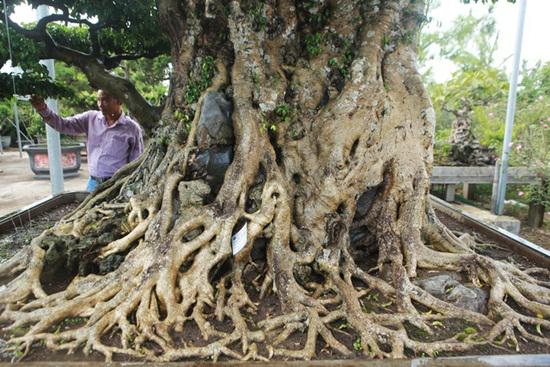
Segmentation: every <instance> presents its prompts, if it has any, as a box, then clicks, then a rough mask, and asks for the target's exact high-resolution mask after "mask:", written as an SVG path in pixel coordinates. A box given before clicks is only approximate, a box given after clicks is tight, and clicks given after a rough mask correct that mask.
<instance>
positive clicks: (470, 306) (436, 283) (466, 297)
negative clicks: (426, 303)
mask: <svg viewBox="0 0 550 367" xmlns="http://www.w3.org/2000/svg"><path fill="white" fill-rule="evenodd" d="M460 281H461V277H460V275H459V274H456V273H440V274H438V275H434V276H431V277H429V278H424V279H420V280H417V281H415V282H414V283H415V284H416V285H418V286H419V287H420V288H422V289H424V290H425V291H426V292H428V293H430V294H431V295H432V296H434V297H437V298H439V299H441V300H443V301H446V302H449V303H452V304H453V305H455V306H457V307H460V308H463V309H466V310H471V311H475V312H481V313H485V312H486V309H487V298H488V295H487V292H486V291H485V290H483V289H480V288H477V287H475V286H474V285H471V284H466V285H465V284H462V283H461V282H460Z"/></svg>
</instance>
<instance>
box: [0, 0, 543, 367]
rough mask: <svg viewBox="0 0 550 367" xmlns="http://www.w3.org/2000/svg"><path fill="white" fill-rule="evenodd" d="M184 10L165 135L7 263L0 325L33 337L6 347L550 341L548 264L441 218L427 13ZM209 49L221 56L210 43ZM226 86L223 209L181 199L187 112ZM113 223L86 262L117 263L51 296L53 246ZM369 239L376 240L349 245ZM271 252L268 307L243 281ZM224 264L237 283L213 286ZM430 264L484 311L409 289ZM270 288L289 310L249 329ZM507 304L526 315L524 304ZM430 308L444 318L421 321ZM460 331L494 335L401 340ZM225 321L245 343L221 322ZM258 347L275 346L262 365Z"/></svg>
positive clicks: (175, 26) (396, 352) (381, 353)
mask: <svg viewBox="0 0 550 367" xmlns="http://www.w3.org/2000/svg"><path fill="white" fill-rule="evenodd" d="M186 3H189V4H188V5H189V6H188V7H187V8H185V9H187V12H186V11H184V10H182V8H181V7H179V6H178V4H176V2H170V1H161V2H160V5H161V14H163V19H165V20H166V22H165V23H164V25H165V27H166V28H167V31H168V33H169V35H170V37H171V38H172V41H173V44H174V52H173V62H174V65H175V66H174V68H175V70H176V71H177V74H178V75H177V76H176V78H175V79H176V80H175V84H174V85H175V87H174V89H173V94H172V96H171V99H170V103H169V105H168V107H167V109H166V111H165V116H166V118H167V119H168V120H167V123H166V124H165V126H164V127H161V128H159V130H158V131H157V133H156V138H155V139H153V141H152V142H151V143H150V145H149V147H148V149H147V152H146V153H145V154H144V156H143V157H142V158H141V159H140V160H138V161H136V162H135V163H133V164H131V165H130V166H128V167H126V168H125V169H124V170H123V171H121V172H119V173H118V174H117V175H116V177H115V178H114V179H113V180H111V181H109V182H108V183H107V184H106V185H104V186H103V187H102V188H101V189H100V190H99V192H97V193H96V194H94V195H92V196H91V197H90V198H88V199H87V200H86V201H85V202H84V203H83V204H82V205H81V206H80V207H79V208H78V209H77V210H76V211H75V212H74V213H73V214H71V215H70V216H68V217H66V218H65V219H63V220H62V221H60V222H59V223H58V224H56V225H55V226H54V227H53V228H52V229H50V230H48V231H46V232H45V233H44V234H42V236H41V237H38V238H37V239H35V240H34V241H33V243H32V245H31V249H30V251H29V250H25V251H24V252H22V253H20V254H19V255H17V256H16V257H14V258H13V259H12V260H10V261H9V262H8V263H6V264H2V265H1V266H0V275H2V276H12V275H17V274H19V275H18V276H17V277H16V278H14V279H13V280H12V281H11V282H10V283H9V284H8V286H7V288H5V289H4V290H2V291H0V305H1V307H2V313H1V314H0V322H2V323H4V324H7V325H9V326H8V327H7V328H6V330H10V329H14V328H18V327H22V326H24V327H29V329H28V330H26V333H25V334H24V335H23V336H19V337H13V338H12V339H11V343H13V345H16V346H17V347H18V348H24V349H25V350H28V349H29V348H31V347H32V346H33V343H36V342H39V341H44V342H45V344H46V346H47V347H48V348H51V349H54V350H59V349H60V350H69V351H74V350H75V349H76V348H79V347H83V348H84V350H85V351H86V352H90V351H92V350H96V351H99V352H101V353H103V354H104V355H105V357H106V358H107V360H111V358H112V356H113V354H127V355H130V356H136V357H143V358H146V359H150V360H158V361H173V360H178V359H182V358H191V357H197V358H213V359H217V358H218V357H219V356H220V355H227V356H229V357H231V358H236V359H244V360H246V359H260V360H264V359H266V358H271V357H272V356H274V355H275V356H281V357H289V358H299V359H311V358H314V357H315V356H316V352H317V351H316V344H317V340H318V338H319V337H321V338H322V339H323V340H324V342H325V344H326V345H327V346H328V347H329V348H331V349H332V350H334V351H336V352H338V353H341V354H342V355H349V354H351V353H352V351H353V348H354V347H353V346H352V345H344V343H343V342H342V341H340V340H339V339H338V338H337V336H338V335H337V333H338V332H337V331H335V330H334V328H333V326H332V324H333V323H334V322H335V321H338V320H342V321H345V322H347V324H349V328H350V329H351V330H354V332H355V333H357V335H358V337H359V340H360V342H361V346H362V350H363V353H364V354H365V355H367V356H375V357H390V358H403V357H405V356H406V352H407V351H410V352H411V353H427V354H429V355H436V354H437V353H438V352H441V351H451V352H457V351H463V350H467V349H471V348H472V347H475V346H476V345H479V344H483V343H491V342H493V341H495V340H497V339H498V338H501V337H504V338H505V339H509V340H511V341H516V344H517V340H516V336H515V335H516V333H515V331H517V332H518V333H519V335H521V336H522V337H524V338H527V339H529V340H533V341H536V342H539V343H542V344H546V345H549V344H550V342H549V339H548V338H547V337H545V336H544V335H547V334H543V335H542V336H540V335H536V334H533V333H531V332H529V331H528V330H527V329H526V328H525V325H533V326H535V327H542V328H543V329H544V333H547V332H548V330H550V321H548V318H549V317H550V290H549V286H550V284H549V283H548V281H543V280H541V279H540V278H537V274H538V273H546V274H547V271H546V270H544V269H534V270H530V271H522V270H520V269H518V268H517V267H515V266H513V265H511V264H504V263H500V262H498V261H495V260H492V259H489V258H487V257H484V256H481V255H478V254H476V253H475V251H474V250H473V249H472V248H471V246H470V245H471V241H469V240H467V237H461V238H457V237H456V236H455V235H454V234H453V233H452V232H451V231H449V230H448V229H447V228H445V227H444V226H443V225H442V224H441V223H440V222H439V221H438V220H437V218H436V217H435V215H434V213H433V211H432V209H431V208H430V207H429V204H428V201H427V195H428V186H429V182H428V178H429V175H430V171H431V165H432V141H433V130H434V112H433V109H432V107H431V104H430V101H429V98H428V96H427V95H426V92H425V89H424V87H423V85H422V83H421V81H420V78H419V75H418V73H417V72H416V68H415V51H414V42H413V41H411V40H410V38H411V35H414V33H413V32H414V31H415V29H416V27H417V26H418V16H419V14H421V12H422V8H421V4H417V3H414V4H413V5H411V2H409V1H384V2H381V3H379V2H377V1H376V2H375V1H371V2H369V1H366V2H364V1H353V0H348V1H321V2H319V4H321V5H319V9H317V10H316V11H315V12H313V10H312V9H307V8H304V6H303V5H299V6H297V5H296V4H298V3H296V4H295V3H294V2H293V1H290V0H281V1H277V2H275V1H267V2H266V3H265V4H264V5H262V6H260V7H259V9H260V12H258V8H256V7H255V6H253V4H250V3H245V2H242V3H241V2H238V1H232V2H230V3H229V4H228V5H227V6H226V5H224V4H225V3H224V2H218V1H209V8H208V10H207V11H206V12H205V16H206V15H207V19H206V18H205V19H202V16H201V15H200V9H201V8H200V7H196V6H195V5H196V4H195V3H194V2H193V1H188V2H186ZM252 3H254V2H252ZM325 8H331V9H332V13H331V16H329V17H328V18H327V19H321V20H320V22H321V23H322V25H321V26H319V27H318V26H317V25H316V24H313V23H311V22H309V23H308V19H310V18H308V17H312V16H313V15H314V14H322V13H323V9H325ZM172 12H175V15H174V18H170V16H169V14H172ZM359 14H364V16H363V17H359V18H358V17H357V15H359ZM212 17H214V18H212ZM264 20H265V22H264ZM209 22H210V23H209ZM212 22H214V23H212ZM214 24H215V25H216V27H214ZM184 29H187V30H188V31H184ZM316 33H323V34H325V37H327V38H326V39H324V40H323V41H322V44H309V46H311V47H318V48H319V50H315V49H314V50H313V51H315V52H309V51H308V52H309V54H308V52H306V51H304V47H306V48H307V46H308V42H312V41H311V39H309V38H307V37H306V34H310V35H314V34H316ZM224 34H227V37H226V36H225V35H224ZM216 37H218V38H216ZM224 37H226V38H224ZM214 38H215V39H214ZM308 39H309V41H307V40H308ZM208 40H211V41H212V42H213V43H215V44H216V45H219V47H217V48H215V49H213V48H211V47H209V45H211V43H208V42H206V41H208ZM344 41H346V42H344ZM216 42H217V43H216ZM346 44H347V45H348V46H342V45H346ZM338 45H340V46H338ZM350 45H351V46H350ZM228 50H231V52H228ZM317 51H319V52H317ZM346 51H347V52H349V53H348V56H347V57H348V58H347V59H345V58H343V57H344V56H345V53H346ZM204 55H211V56H213V57H214V59H215V60H216V64H217V74H216V76H215V77H214V79H213V80H212V83H211V86H210V87H209V88H208V89H207V90H205V91H203V93H202V97H201V98H200V99H199V100H198V102H196V103H195V104H194V105H186V104H185V101H184V97H183V91H182V88H185V86H186V83H189V82H190V80H189V78H190V77H189V75H190V74H188V73H189V72H190V71H192V70H194V68H196V67H199V66H200V65H196V64H195V63H196V58H197V57H198V56H200V57H202V56H204ZM335 59H336V60H337V61H336V64H335V62H334V61H331V60H335ZM342 60H344V61H342ZM346 60H347V61H346ZM338 63H339V64H338ZM331 67H332V68H335V67H340V68H342V69H341V70H340V71H338V72H339V73H341V74H349V75H341V76H342V78H340V80H339V81H338V82H339V83H340V84H336V85H334V80H331V78H333V77H334V75H336V74H337V72H336V71H335V69H332V70H331ZM346 70H347V71H348V73H346ZM335 73H336V74H335ZM220 89H223V90H226V91H229V90H231V91H232V97H233V98H232V99H233V115H232V119H233V127H234V133H235V147H234V153H235V156H234V160H233V162H232V164H231V165H230V167H229V169H228V171H227V172H226V175H225V180H224V183H223V185H222V187H221V189H220V190H219V192H218V193H217V194H216V197H215V200H214V201H213V202H211V203H209V204H205V205H202V206H187V205H183V204H184V203H179V202H178V201H177V200H176V198H178V192H177V190H178V185H179V183H181V182H182V181H183V180H184V179H185V177H186V174H187V169H188V163H189V160H190V159H191V157H192V153H193V150H194V149H195V144H196V140H195V135H196V128H197V123H198V121H199V117H200V116H199V112H195V113H194V117H193V118H190V120H189V121H186V120H181V119H179V118H178V117H177V116H181V115H182V114H184V115H186V116H191V115H192V112H193V111H200V107H201V104H202V100H203V98H204V96H205V94H206V93H207V92H209V91H217V90H220ZM279 106H285V108H286V112H287V115H288V121H286V122H285V121H280V120H278V119H279V118H280V115H278V114H279V113H280V112H277V107H279ZM168 121H170V122H168ZM259 178H261V180H260V182H261V185H260V186H259V187H258V186H255V185H257V181H258V179H259ZM255 190H256V191H257V195H256V194H253V192H255ZM366 191H368V192H372V193H373V194H372V202H371V205H370V207H369V209H368V212H367V213H366V214H365V215H363V216H357V215H356V205H357V200H358V198H359V196H360V195H362V194H363V193H364V192H366ZM129 192H131V193H133V195H130V194H129ZM129 196H131V198H129ZM250 199H254V200H255V201H256V204H257V208H258V209H257V210H255V211H253V212H247V210H246V208H247V207H246V203H247V200H250ZM113 220H119V221H121V222H120V223H121V224H120V227H121V230H120V236H119V237H118V238H116V239H114V240H113V241H110V242H109V243H106V244H102V245H101V246H100V247H99V248H93V247H91V248H90V252H91V253H92V254H94V256H97V258H98V259H99V258H102V257H105V256H108V255H112V254H117V253H118V254H122V255H124V256H125V257H124V261H123V262H122V264H121V265H120V266H119V267H118V268H117V269H116V270H114V271H112V272H110V273H108V274H105V275H101V276H100V275H92V274H91V275H87V276H83V277H76V278H75V279H73V280H72V282H71V283H70V285H69V286H68V287H67V288H66V289H65V290H63V291H59V292H56V293H53V294H49V295H48V294H46V292H44V290H43V288H42V285H41V282H40V274H41V272H42V271H43V267H44V249H42V248H41V245H42V246H46V245H45V243H46V242H45V239H46V238H48V239H52V238H54V239H55V238H63V239H67V238H69V239H72V240H73V241H74V239H78V240H81V241H83V240H86V239H89V238H90V237H92V236H93V234H94V233H97V231H98V228H99V230H101V228H104V227H103V226H106V225H108V224H109V223H110V222H112V221H113ZM242 220H246V221H247V222H248V242H247V245H246V247H245V248H244V250H243V251H241V252H240V253H238V254H237V255H236V256H233V255H232V248H231V235H232V233H233V232H234V230H235V227H236V225H237V224H238V223H239V222H240V221H242ZM354 228H364V229H365V232H368V233H367V234H366V237H365V238H364V240H363V242H361V243H355V244H354V246H355V247H352V244H351V239H350V235H349V233H350V230H351V229H354ZM257 239H262V240H263V241H265V242H266V243H267V245H266V250H265V251H266V262H265V264H263V265H264V267H263V268H262V269H260V271H258V274H259V275H258V278H257V279H255V280H254V281H253V282H252V283H253V287H254V288H256V289H257V291H258V292H259V294H260V298H259V299H257V298H255V297H253V296H252V295H251V294H249V290H250V287H248V286H247V285H246V284H245V275H246V274H247V272H248V271H253V269H254V267H255V266H256V265H255V264H253V263H252V261H251V258H250V254H251V251H252V247H253V246H254V244H255V243H256V240H257ZM373 246H374V247H375V248H376V249H377V261H376V263H377V268H376V269H371V270H370V271H369V269H365V264H362V263H359V262H358V259H356V258H354V254H355V253H357V251H366V250H367V249H368V248H372V247H373ZM46 248H47V247H46ZM226 261H230V263H231V266H232V268H231V271H230V272H228V273H226V274H222V276H220V277H219V279H218V278H216V277H215V276H214V273H215V270H216V269H219V267H221V266H222V264H224V263H226ZM430 269H446V270H451V271H457V272H462V273H464V274H467V275H468V276H469V277H470V279H471V280H472V282H474V284H484V285H485V286H487V287H489V288H490V289H491V291H490V302H489V304H488V309H489V312H488V314H486V315H484V314H480V313H477V312H473V311H467V310H463V309H460V308H458V307H456V306H453V305H452V304H449V303H446V302H444V301H441V300H439V299H437V298H435V297H433V296H431V295H430V294H428V293H427V292H425V291H424V290H423V289H421V288H419V287H418V286H416V285H415V284H414V283H413V282H412V279H414V277H415V276H416V275H417V273H418V271H421V270H430ZM358 284H359V285H358ZM270 292H274V293H275V295H276V296H277V298H278V300H279V302H280V304H281V306H282V310H283V313H282V314H281V315H270V316H269V317H268V318H267V319H265V320H263V321H262V322H261V323H259V324H258V325H254V326H251V322H250V318H251V315H252V314H254V312H255V310H257V308H258V303H257V302H262V300H263V298H264V297H265V296H266V295H267V294H269V293H270ZM370 292H379V293H380V294H382V295H384V297H385V299H387V300H391V303H392V306H391V307H390V308H389V309H388V310H387V311H386V312H381V313H377V312H365V310H364V309H363V306H362V302H363V301H364V300H365V298H366V297H368V295H369V293H370ZM507 297H508V298H511V299H513V300H514V301H515V302H516V304H518V305H520V306H521V308H522V309H523V310H524V312H518V311H515V310H514V309H512V308H511V307H510V306H509V305H508V304H507V303H506V299H507ZM425 309H428V310H430V311H431V312H421V311H420V310H425ZM74 317H79V318H82V319H81V320H82V321H81V323H80V324H79V325H77V326H76V327H74V328H71V329H69V330H62V331H60V332H57V333H56V332H52V330H55V327H56V325H59V324H60V323H61V322H63V320H65V319H67V318H74ZM456 318H462V319H464V320H466V321H468V322H472V323H476V324H478V325H480V327H481V328H482V334H481V336H483V338H481V337H480V335H476V338H474V337H473V336H467V337H466V339H462V338H459V337H458V336H455V337H452V338H449V339H444V340H439V341H434V342H429V343H428V342H421V341H419V340H416V339H415V338H414V337H413V336H411V335H409V333H408V332H407V329H406V327H405V326H406V325H407V324H412V325H414V326H415V327H417V328H420V329H422V330H424V331H425V332H427V333H430V334H431V333H433V332H434V322H435V321H437V322H445V321H447V320H450V319H456ZM216 320H217V321H218V322H219V321H224V322H226V323H228V324H229V325H231V330H232V331H222V330H220V329H219V328H217V327H216V326H215V321H216ZM189 322H191V323H194V324H195V325H196V327H198V329H199V330H200V332H201V333H202V336H203V337H204V339H205V343H204V345H203V346H196V345H192V344H182V343H177V342H176V340H174V338H173V332H183V333H185V330H186V327H187V326H186V325H187V323H189ZM113 331H114V332H115V335H116V336H117V338H118V340H119V342H118V343H116V344H108V343H107V342H105V340H103V339H102V336H104V335H105V334H107V333H110V332H113ZM293 333H304V335H305V339H306V341H305V343H304V345H303V346H302V347H300V348H297V349H288V348H285V346H284V342H285V341H286V340H287V339H288V338H289V337H290V336H291V335H292V334H293ZM258 343H265V344H266V345H267V346H268V351H267V353H265V351H264V352H262V351H260V350H259V348H258ZM237 346H239V347H237Z"/></svg>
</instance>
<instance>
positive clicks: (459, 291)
mask: <svg viewBox="0 0 550 367" xmlns="http://www.w3.org/2000/svg"><path fill="white" fill-rule="evenodd" d="M446 298H447V300H448V301H449V302H451V303H453V304H454V305H455V306H457V307H460V308H463V309H466V310H470V311H474V312H481V313H485V312H487V292H486V291H484V290H483V289H480V288H476V287H475V286H473V285H463V284H458V285H457V286H455V287H454V288H453V289H451V290H450V291H449V292H448V293H447V297H446Z"/></svg>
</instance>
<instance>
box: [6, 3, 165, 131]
mask: <svg viewBox="0 0 550 367" xmlns="http://www.w3.org/2000/svg"><path fill="white" fill-rule="evenodd" d="M7 3H8V5H9V6H8V15H9V14H11V12H13V9H14V7H15V6H17V5H20V4H23V3H26V4H28V5H31V6H32V7H34V8H35V7H37V6H38V5H44V4H47V5H49V6H50V7H51V8H53V10H54V13H52V14H50V15H48V16H46V17H45V18H42V19H41V20H40V21H38V22H29V23H25V24H17V23H15V22H13V21H12V20H11V19H9V20H8V23H9V29H10V36H11V43H12V51H13V52H12V55H13V61H14V65H13V66H19V67H21V68H22V70H23V74H22V75H21V76H18V77H17V78H16V79H17V82H18V84H17V85H16V87H17V93H18V94H22V95H24V94H29V93H38V94H42V95H47V96H64V97H66V96H67V91H66V90H64V89H62V88H60V87H59V85H58V84H55V83H48V82H47V81H48V76H47V71H46V70H45V68H44V67H43V66H41V65H40V64H39V63H38V61H39V59H48V58H52V59H56V60H59V61H63V62H65V63H67V64H69V65H72V66H76V67H78V68H79V69H80V70H82V71H83V72H84V73H85V75H86V77H87V79H88V81H89V83H90V85H91V86H92V87H93V88H103V89H109V90H111V92H112V93H114V94H116V95H117V96H118V97H119V98H121V99H122V100H123V101H124V102H126V103H127V105H128V107H129V108H130V110H132V111H133V112H134V115H136V116H137V117H138V118H139V120H140V122H141V123H142V124H143V125H145V126H146V127H150V126H153V125H154V123H156V121H157V120H158V119H159V117H160V109H161V107H162V106H161V105H160V104H159V105H152V104H150V101H147V99H145V98H144V96H143V95H142V94H141V93H139V91H138V89H136V86H135V84H134V83H133V82H131V81H129V80H128V79H126V78H124V77H123V76H121V75H117V73H114V72H112V70H113V69H115V68H116V67H118V66H120V65H121V63H123V62H125V61H128V60H140V59H149V60H152V59H155V58H157V57H159V56H166V55H168V54H169V51H170V44H169V42H168V39H167V38H166V37H165V36H164V33H163V32H161V31H160V25H159V21H158V16H157V12H158V9H157V6H156V2H155V1H139V2H134V1H94V2H88V1H48V2H43V1H7ZM120 9H124V11H121V10H120ZM1 18H2V27H0V36H1V38H2V39H3V40H5V42H6V44H7V35H6V28H5V24H4V23H5V22H4V19H5V14H4V12H3V9H2V11H1ZM152 30H154V31H152ZM9 56H10V54H9V50H8V48H7V47H2V48H0V64H2V65H3V64H4V63H5V62H6V61H7V60H8V58H9ZM160 60H161V61H160V62H161V63H162V64H163V66H162V67H164V68H165V67H166V66H167V61H168V59H167V57H164V58H161V59H160ZM154 63H155V64H156V66H155V67H157V68H158V67H159V65H158V64H159V62H154ZM10 79H11V77H9V76H7V75H3V76H2V78H1V79H0V82H1V83H2V84H1V86H2V88H1V89H2V91H4V93H3V94H2V95H1V96H0V97H1V98H6V97H9V96H10V94H11V91H12V88H8V87H9V85H10V83H11V80H10ZM153 101H154V102H157V103H160V102H161V100H160V98H158V96H157V97H156V98H154V99H153Z"/></svg>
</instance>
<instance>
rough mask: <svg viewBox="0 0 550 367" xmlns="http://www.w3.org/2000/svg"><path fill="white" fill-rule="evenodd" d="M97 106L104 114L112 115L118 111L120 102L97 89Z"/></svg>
mask: <svg viewBox="0 0 550 367" xmlns="http://www.w3.org/2000/svg"><path fill="white" fill-rule="evenodd" d="M97 107H98V108H99V110H100V111H101V112H102V113H103V115H104V116H113V115H116V114H118V113H119V111H120V102H119V101H118V99H116V98H114V97H111V96H110V95H109V94H108V93H107V92H105V91H103V90H99V91H98V92H97Z"/></svg>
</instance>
